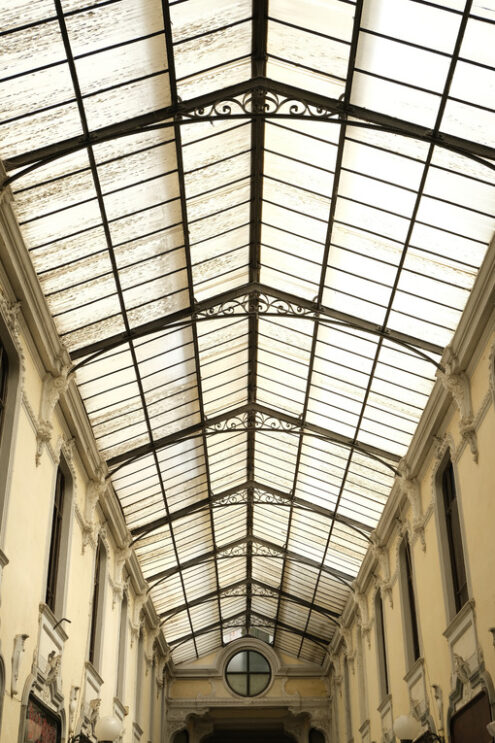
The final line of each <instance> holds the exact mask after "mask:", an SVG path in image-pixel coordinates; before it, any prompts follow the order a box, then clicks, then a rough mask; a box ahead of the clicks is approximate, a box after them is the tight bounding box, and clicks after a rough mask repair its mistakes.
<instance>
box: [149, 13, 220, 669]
mask: <svg viewBox="0 0 495 743" xmlns="http://www.w3.org/2000/svg"><path fill="white" fill-rule="evenodd" d="M162 12H163V21H164V28H165V42H166V47H167V60H168V73H169V80H170V91H171V95H172V105H174V106H175V107H177V106H178V104H179V100H180V99H179V95H178V90H177V77H176V70H175V58H174V45H173V35H172V21H171V18H170V4H169V2H168V0H162ZM174 138H175V151H176V157H177V175H178V179H179V195H180V206H181V219H182V230H183V235H184V252H185V256H186V271H187V284H188V295H189V304H190V306H192V305H193V304H194V281H193V272H192V258H191V246H190V241H189V217H188V211H187V198H186V182H185V169H184V161H183V156H182V141H181V130H180V126H179V124H178V122H177V121H176V122H175V124H174ZM191 332H192V341H193V348H194V365H195V373H196V388H197V392H198V404H199V415H200V421H201V439H202V443H203V455H204V462H205V476H206V487H207V493H208V498H209V499H211V497H212V491H211V478H210V463H209V456H208V447H207V445H206V433H205V422H206V414H205V407H204V401H203V382H202V378H201V362H200V356H199V340H198V329H197V326H196V322H195V320H194V319H193V321H192V325H191ZM209 517H210V530H211V536H212V543H213V548H214V549H216V548H217V544H216V536H215V524H214V520H213V511H212V510H211V508H210V509H209ZM171 533H172V528H171ZM214 572H215V582H216V586H217V589H218V590H219V589H220V579H219V575H218V566H217V564H216V563H215V565H214ZM184 595H185V596H186V597H187V593H186V592H185V591H184ZM188 613H189V610H188ZM218 616H219V617H220V622H221V621H222V607H221V604H220V600H219V599H218ZM191 629H192V630H193V631H194V629H195V628H194V626H193V624H192V623H191ZM197 654H198V653H197V649H196V655H197Z"/></svg>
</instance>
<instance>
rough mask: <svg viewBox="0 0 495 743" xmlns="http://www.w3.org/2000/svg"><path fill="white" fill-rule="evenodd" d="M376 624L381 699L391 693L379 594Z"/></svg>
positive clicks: (376, 601)
mask: <svg viewBox="0 0 495 743" xmlns="http://www.w3.org/2000/svg"><path fill="white" fill-rule="evenodd" d="M375 622H376V643H377V656H378V676H379V680H380V694H381V698H382V699H383V698H384V697H386V696H387V694H388V693H389V692H390V687H389V681H388V663H387V644H386V641H385V624H384V621H383V602H382V597H381V596H380V594H379V593H377V594H376V598H375Z"/></svg>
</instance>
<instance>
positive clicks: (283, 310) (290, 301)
mask: <svg viewBox="0 0 495 743" xmlns="http://www.w3.org/2000/svg"><path fill="white" fill-rule="evenodd" d="M259 294H264V295H267V296H269V297H272V298H275V299H278V300H280V302H281V303H284V304H280V305H279V306H278V308H277V306H274V307H273V309H272V310H271V312H270V311H269V312H267V313H265V312H260V311H259V310H255V309H250V308H249V305H246V307H245V308H243V307H242V306H239V305H237V306H236V307H235V308H234V309H233V310H232V311H231V312H229V317H235V316H236V315H239V316H250V315H264V314H267V315H270V314H273V315H275V316H285V315H286V316H288V317H290V316H291V315H294V316H296V317H299V318H306V319H308V320H312V321H314V320H316V319H317V318H318V317H319V318H320V319H321V318H328V319H329V320H335V321H336V322H338V323H342V324H343V325H346V326H349V327H350V328H354V329H355V330H362V331H363V332H365V333H370V334H371V335H378V336H380V337H384V338H385V339H388V340H390V341H391V342H396V343H399V344H404V345H406V346H408V347H411V348H413V349H414V348H419V349H421V350H423V351H427V352H430V353H433V354H436V355H439V356H441V355H442V353H443V350H444V349H443V347H442V346H439V345H438V344H436V343H431V342H430V341H428V340H427V339H425V338H416V337H415V336H412V335H408V334H407V333H400V332H398V331H395V330H390V329H389V328H387V329H386V330H385V331H384V330H383V329H382V327H381V326H380V325H377V324H376V323H372V322H369V321H368V320H365V319H364V318H360V317H356V316H354V315H349V314H347V313H345V312H340V311H338V310H333V309H332V308H331V307H327V306H326V305H323V304H321V303H319V302H315V301H311V300H308V299H303V298H302V297H298V296H296V295H295V294H291V293H290V292H286V291H283V290H281V289H276V288H274V287H271V286H268V285H266V284H261V283H259V282H249V283H248V284H244V285H242V286H240V287H237V288H236V289H231V290H229V291H227V292H222V293H220V294H217V295H215V296H214V297H211V298H209V299H206V300H202V301H201V302H195V303H194V304H193V305H190V306H189V307H186V308H184V309H182V310H178V311H177V312H173V313H171V314H170V315H165V316H164V317H159V318H157V319H156V320H152V321H150V322H148V323H144V324H143V325H138V326H136V327H134V328H132V329H130V330H129V331H128V332H124V333H117V334H116V335H112V336H109V337H108V338H103V339H102V340H100V341H95V342H94V343H91V344H89V345H87V346H82V347H81V348H77V349H75V350H74V351H72V352H71V358H72V360H73V361H77V360H79V359H84V358H86V357H88V356H92V355H93V354H97V353H102V352H104V351H109V350H111V349H113V348H117V347H118V346H120V345H122V344H123V343H127V342H129V341H130V340H137V339H138V338H144V337H145V336H147V335H152V334H153V333H157V332H159V331H160V330H164V329H166V328H168V327H170V326H173V325H175V324H177V323H181V322H187V321H189V322H191V318H192V316H193V315H194V316H198V315H202V316H204V318H205V319H208V320H214V319H215V318H222V317H224V314H223V313H222V308H225V307H228V305H229V303H231V302H234V300H236V299H239V298H242V297H252V296H257V295H259ZM215 308H220V311H218V312H211V313H209V311H210V310H214V309H215ZM298 308H299V310H303V311H305V312H304V314H303V313H302V312H301V311H298ZM224 311H225V309H224ZM198 319H200V318H198Z"/></svg>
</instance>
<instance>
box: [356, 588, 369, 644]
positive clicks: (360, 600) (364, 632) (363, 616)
mask: <svg viewBox="0 0 495 743" xmlns="http://www.w3.org/2000/svg"><path fill="white" fill-rule="evenodd" d="M354 602H355V604H356V606H357V609H358V613H359V617H358V625H359V629H360V631H361V637H363V638H365V639H366V642H367V643H368V647H371V635H370V633H371V621H370V617H369V612H368V601H367V599H366V594H364V593H362V592H361V591H359V590H358V588H357V587H356V588H355V591H354Z"/></svg>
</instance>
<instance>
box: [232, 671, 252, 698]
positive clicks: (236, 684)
mask: <svg viewBox="0 0 495 743" xmlns="http://www.w3.org/2000/svg"><path fill="white" fill-rule="evenodd" d="M247 679H248V677H247V676H245V675H244V674H243V673H241V674H239V675H237V674H232V673H229V674H227V681H228V683H229V686H230V687H231V688H232V689H233V690H234V691H236V692H237V693H238V694H242V695H243V696H244V697H246V696H247V693H248V685H247Z"/></svg>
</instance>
